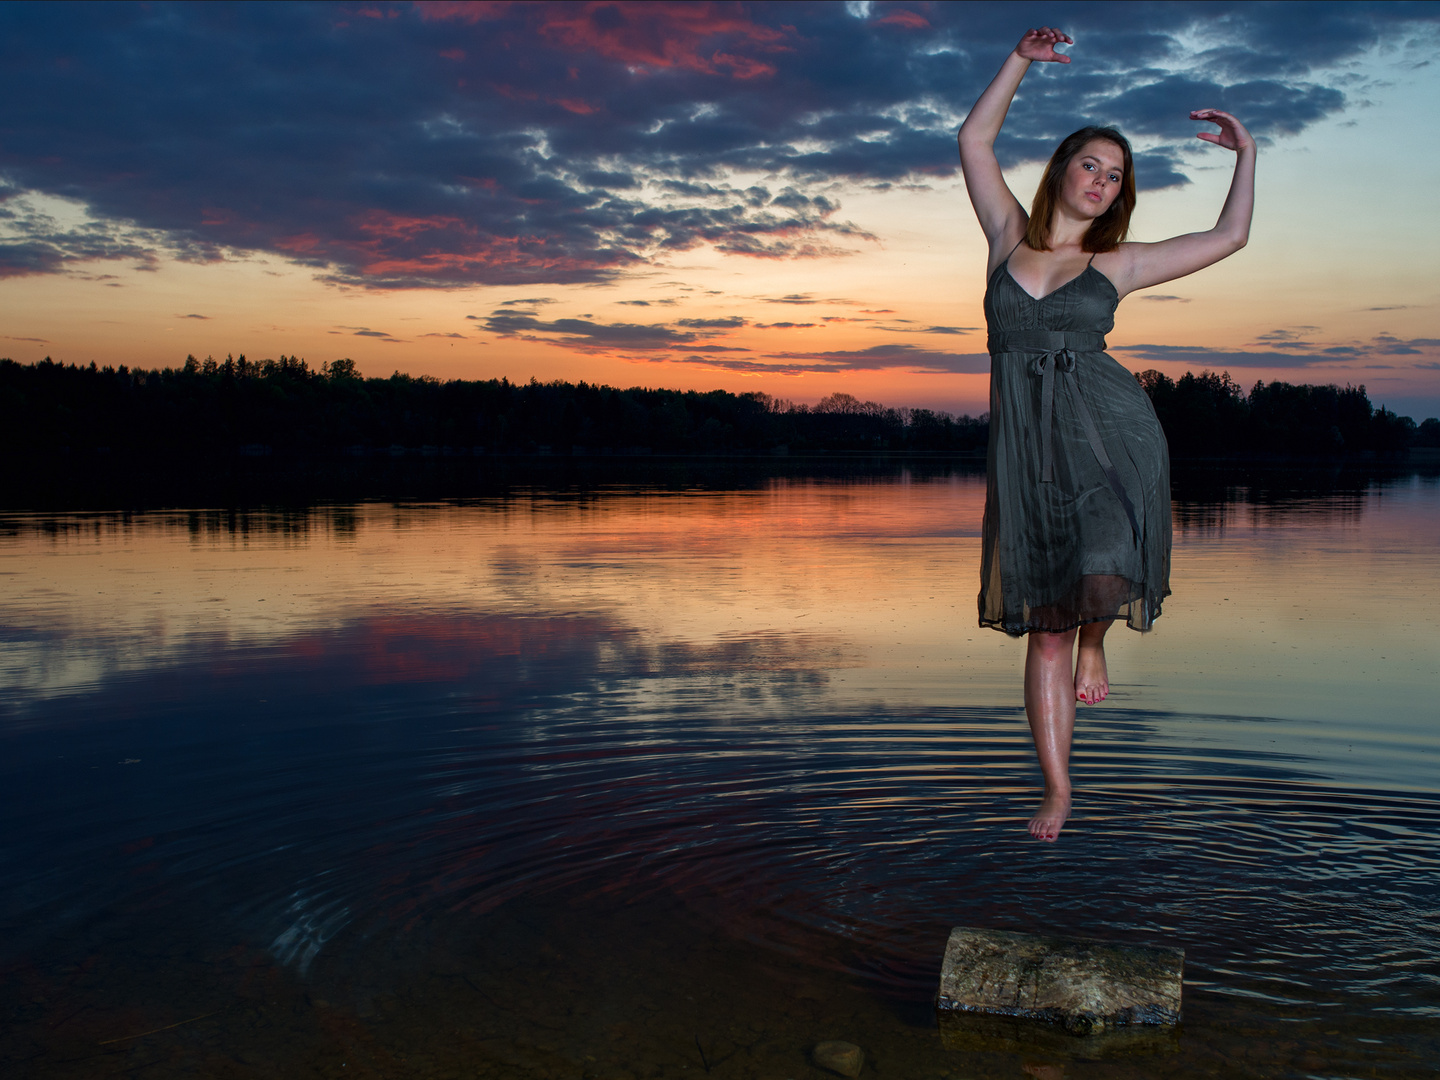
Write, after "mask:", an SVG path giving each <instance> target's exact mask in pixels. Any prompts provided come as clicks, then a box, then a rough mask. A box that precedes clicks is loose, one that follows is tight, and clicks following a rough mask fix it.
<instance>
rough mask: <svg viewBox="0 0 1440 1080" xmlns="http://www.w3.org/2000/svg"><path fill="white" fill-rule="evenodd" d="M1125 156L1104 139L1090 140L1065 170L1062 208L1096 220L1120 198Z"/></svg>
mask: <svg viewBox="0 0 1440 1080" xmlns="http://www.w3.org/2000/svg"><path fill="white" fill-rule="evenodd" d="M1124 175H1125V155H1124V154H1123V153H1121V151H1120V147H1118V146H1116V145H1115V144H1114V143H1112V142H1110V141H1109V140H1107V139H1091V140H1090V141H1089V142H1088V143H1086V144H1085V145H1084V146H1082V147H1081V148H1080V152H1079V153H1078V154H1076V155H1075V156H1074V157H1073V158H1071V159H1070V163H1069V164H1068V165H1066V166H1065V186H1064V190H1063V193H1062V194H1063V198H1064V202H1065V205H1066V206H1068V207H1069V208H1070V209H1071V210H1072V211H1074V212H1075V213H1077V214H1079V215H1080V216H1081V217H1088V218H1098V217H1099V216H1100V215H1101V214H1103V213H1105V211H1106V210H1109V209H1110V204H1111V203H1113V202H1114V201H1115V199H1116V197H1117V196H1118V195H1119V194H1120V181H1121V180H1122V179H1123V178H1124Z"/></svg>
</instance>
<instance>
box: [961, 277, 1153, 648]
mask: <svg viewBox="0 0 1440 1080" xmlns="http://www.w3.org/2000/svg"><path fill="white" fill-rule="evenodd" d="M1119 302H1120V298H1119V295H1118V294H1117V293H1116V292H1115V287H1114V286H1113V285H1111V284H1110V280H1109V279H1108V278H1107V277H1105V275H1104V274H1102V273H1100V271H1098V270H1096V269H1095V268H1094V267H1093V266H1086V268H1085V269H1084V270H1083V271H1082V272H1081V273H1080V276H1079V277H1076V278H1073V279H1072V280H1070V281H1068V282H1066V283H1065V284H1064V285H1062V286H1060V288H1058V289H1056V290H1055V291H1054V292H1052V293H1050V294H1049V295H1048V296H1045V297H1042V298H1041V299H1039V300H1036V299H1035V298H1034V297H1032V296H1031V295H1030V294H1029V293H1027V292H1026V291H1025V290H1024V289H1022V288H1021V287H1020V285H1019V284H1018V283H1017V282H1016V281H1015V279H1014V278H1013V277H1011V276H1010V260H1009V259H1006V260H1005V262H1004V263H1002V264H1001V265H1000V266H999V267H998V268H996V270H995V273H994V274H992V275H991V276H990V282H989V286H988V287H987V288H986V290H985V319H986V323H987V325H988V327H989V331H990V341H989V348H990V447H989V461H988V470H987V473H988V475H987V481H988V483H987V487H986V493H985V524H984V538H983V542H982V553H981V569H980V625H982V626H990V627H994V628H995V629H997V630H1003V631H1005V632H1006V633H1008V634H1024V633H1027V632H1029V631H1031V630H1048V631H1059V630H1069V629H1071V628H1073V627H1076V626H1080V625H1082V624H1084V623H1089V622H1096V621H1099V620H1103V619H1112V618H1117V617H1118V618H1123V619H1124V620H1125V621H1126V623H1128V624H1129V625H1130V626H1131V627H1132V628H1133V629H1135V630H1149V629H1150V627H1151V624H1152V623H1153V622H1154V621H1155V618H1156V616H1158V615H1159V614H1160V604H1161V602H1162V601H1163V600H1164V598H1165V597H1166V596H1168V595H1169V593H1170V457H1169V454H1168V452H1167V451H1166V447H1165V433H1164V432H1163V431H1161V429H1160V421H1159V420H1158V419H1157V418H1156V416H1155V410H1154V408H1152V407H1151V405H1150V399H1149V398H1148V397H1147V396H1146V395H1145V391H1144V390H1143V389H1141V387H1140V384H1139V383H1138V382H1137V381H1136V380H1135V376H1134V375H1132V374H1131V373H1130V372H1129V371H1127V370H1126V369H1125V368H1123V367H1122V366H1120V364H1118V363H1117V362H1116V361H1115V360H1113V359H1111V357H1110V356H1109V355H1108V354H1107V353H1106V352H1105V334H1106V333H1107V332H1109V331H1110V330H1111V329H1112V328H1113V327H1114V325H1115V318H1114V316H1115V308H1116V306H1117V305H1118V304H1119Z"/></svg>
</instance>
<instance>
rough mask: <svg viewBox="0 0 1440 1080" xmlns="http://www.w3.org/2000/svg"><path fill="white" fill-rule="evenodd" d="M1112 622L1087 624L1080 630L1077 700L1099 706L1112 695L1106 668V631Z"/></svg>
mask: <svg viewBox="0 0 1440 1080" xmlns="http://www.w3.org/2000/svg"><path fill="white" fill-rule="evenodd" d="M1110 622H1111V620H1109V619H1106V620H1105V621H1104V622H1093V623H1086V624H1085V625H1084V626H1082V627H1081V628H1080V649H1079V652H1078V654H1077V655H1076V657H1075V700H1076V701H1083V702H1084V703H1085V704H1086V705H1098V704H1100V702H1102V701H1104V700H1105V698H1106V697H1108V696H1109V694H1110V673H1109V671H1108V670H1107V669H1106V667H1105V631H1107V630H1109V629H1110Z"/></svg>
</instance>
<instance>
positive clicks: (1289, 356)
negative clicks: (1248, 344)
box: [1111, 326, 1440, 370]
mask: <svg viewBox="0 0 1440 1080" xmlns="http://www.w3.org/2000/svg"><path fill="white" fill-rule="evenodd" d="M1298 329H1299V330H1303V331H1314V330H1316V329H1318V328H1317V327H1313V326H1307V327H1301V328H1298ZM1262 336H1263V337H1264V338H1267V339H1272V340H1275V341H1276V342H1277V343H1278V344H1281V345H1283V346H1284V347H1285V348H1284V351H1282V350H1281V349H1278V348H1277V349H1275V350H1268V349H1211V348H1206V347H1204V346H1199V345H1112V346H1111V350H1112V351H1113V352H1118V353H1124V354H1125V355H1126V359H1127V360H1128V361H1129V362H1130V363H1131V364H1132V366H1133V364H1134V363H1136V362H1144V363H1165V364H1185V365H1188V366H1189V367H1192V368H1196V369H1199V368H1210V369H1212V370H1220V369H1222V368H1247V367H1248V368H1273V369H1282V368H1326V367H1340V368H1358V367H1391V366H1395V365H1389V364H1373V363H1372V364H1368V365H1367V364H1364V363H1363V361H1365V360H1368V359H1370V358H1372V357H1378V356H1426V355H1435V354H1436V353H1437V352H1440V338H1409V339H1401V338H1397V337H1395V336H1393V335H1390V334H1379V335H1376V336H1375V337H1373V338H1372V339H1371V340H1370V341H1368V342H1346V343H1331V344H1322V343H1316V342H1309V341H1298V340H1292V337H1293V336H1297V332H1296V331H1295V330H1277V331H1273V332H1272V333H1270V334H1265V335H1262ZM1297 350H1298V351H1297ZM1405 366H1406V367H1425V366H1426V364H1424V363H1418V364H1407V365H1405Z"/></svg>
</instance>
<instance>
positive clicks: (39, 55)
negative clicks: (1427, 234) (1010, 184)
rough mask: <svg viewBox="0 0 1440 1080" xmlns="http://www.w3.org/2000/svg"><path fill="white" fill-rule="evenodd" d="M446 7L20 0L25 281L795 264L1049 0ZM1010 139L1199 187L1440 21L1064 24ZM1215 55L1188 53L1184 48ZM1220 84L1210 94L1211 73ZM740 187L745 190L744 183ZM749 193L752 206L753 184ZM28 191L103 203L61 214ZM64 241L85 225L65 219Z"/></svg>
mask: <svg viewBox="0 0 1440 1080" xmlns="http://www.w3.org/2000/svg"><path fill="white" fill-rule="evenodd" d="M869 12H870V14H869V16H868V17H866V18H861V17H856V16H855V15H854V14H852V12H851V11H850V10H847V7H846V6H845V5H843V4H839V3H834V4H819V3H817V4H768V3H749V4H743V5H740V4H728V3H660V2H655V3H636V2H633V0H616V2H612V3H536V4H520V3H505V2H491V3H480V4H459V3H450V2H444V0H441V2H433V3H420V4H398V3H377V4H373V5H371V6H364V7H352V6H343V5H336V4H306V3H293V4H268V5H262V4H181V5H172V4H164V3H152V4H118V3H116V4H103V5H99V4H97V5H74V4H71V5H51V4H8V5H3V6H0V96H3V99H4V101H5V103H6V105H5V109H4V110H3V116H0V276H15V275H21V274H37V273H55V272H60V271H63V270H64V269H65V268H66V267H67V266H68V265H70V264H73V263H75V262H79V261H84V260H89V259H95V258H120V259H133V260H135V261H136V262H137V263H138V264H139V265H141V266H147V265H154V264H155V261H156V260H157V259H159V258H160V257H170V258H182V259H188V260H192V261H206V260H213V259H217V258H221V257H223V256H224V255H225V253H226V252H229V251H241V252H265V253H269V254H271V255H276V256H281V257H283V258H286V259H289V260H291V261H293V262H296V263H299V264H301V265H308V266H312V267H314V268H315V269H316V271H317V273H319V274H320V275H321V276H322V277H324V278H325V279H327V280H330V281H333V282H336V283H340V284H346V285H359V286H366V287H378V288H416V287H432V288H433V287H439V288H445V287H459V286H466V285H473V284H477V283H482V284H496V285H499V284H514V285H524V284H527V283H534V284H566V283H587V282H591V283H593V282H604V281H607V280H613V279H614V278H616V277H617V276H620V275H623V274H625V273H626V272H627V271H629V270H632V269H636V268H640V267H644V266H647V265H649V263H650V262H651V261H653V260H654V259H655V258H657V257H663V256H665V255H668V254H673V253H675V252H681V251H685V250H689V249H691V248H694V247H696V246H698V245H702V244H704V245H711V246H713V247H715V248H716V249H718V250H721V251H724V252H728V253H731V254H735V255H742V256H750V257H757V258H766V259H792V258H806V257H817V256H826V255H833V254H837V253H842V252H845V251H851V250H855V246H856V245H857V244H859V243H863V242H864V241H866V240H868V239H870V238H869V237H868V236H867V235H866V234H865V233H864V232H863V231H862V230H860V229H858V228H856V227H855V226H854V225H853V224H851V223H849V222H846V221H844V220H843V218H842V217H841V216H840V211H841V206H840V200H839V198H838V197H837V196H836V193H835V192H836V190H837V188H836V185H839V187H840V189H841V190H843V189H844V187H846V186H851V187H853V186H856V185H860V186H865V185H869V186H874V187H877V188H884V187H886V186H888V185H894V184H898V183H913V182H923V181H924V180H925V179H927V178H935V177H945V176H949V175H952V174H953V173H954V171H955V166H956V162H955V150H954V128H955V125H956V124H957V123H958V121H959V119H960V118H961V116H962V115H963V110H965V109H966V108H967V107H968V105H969V103H970V102H972V101H973V100H974V98H975V96H976V95H977V94H978V93H979V91H980V90H981V88H982V87H983V86H984V84H985V82H986V81H987V80H988V79H989V78H990V76H991V75H992V74H993V72H994V69H995V68H996V66H997V65H998V63H999V61H1000V59H1001V57H1003V56H1004V54H1005V52H1006V51H1007V50H1008V49H1010V48H1011V47H1012V46H1013V44H1014V41H1015V39H1016V37H1017V36H1018V33H1019V31H1020V30H1022V29H1023V28H1024V27H1025V26H1026V25H1029V24H1031V23H1034V22H1038V21H1053V19H1054V18H1055V17H1056V13H1055V11H1054V9H1052V8H1050V7H1048V6H1036V7H1031V6H1029V5H1023V4H1018V5H996V4H989V3H977V4H962V3H950V4H927V5H923V6H922V5H920V4H915V5H913V6H907V5H903V4H902V5H896V4H885V3H875V4H872V5H870V8H869ZM1060 14H1061V15H1062V16H1063V17H1064V18H1066V19H1068V20H1070V23H1069V25H1068V26H1067V27H1066V29H1067V30H1069V32H1071V33H1072V34H1073V35H1074V36H1075V38H1076V39H1077V45H1076V46H1075V49H1074V50H1073V51H1074V52H1075V55H1076V62H1075V63H1074V64H1072V65H1070V66H1069V67H1068V68H1067V70H1065V71H1056V70H1054V69H1053V66H1045V67H1043V68H1037V70H1036V71H1035V72H1034V73H1033V74H1032V76H1031V77H1030V78H1029V79H1028V80H1027V82H1026V85H1025V87H1024V89H1023V91H1022V93H1021V95H1020V97H1019V98H1018V99H1017V101H1016V102H1015V107H1014V109H1013V110H1012V113H1011V120H1010V122H1009V126H1008V127H1007V129H1006V133H1005V135H1004V136H1003V137H1002V139H1001V141H1000V144H999V146H998V151H999V153H1000V154H1001V156H1002V159H1003V160H1005V161H1006V163H1007V164H1014V163H1019V162H1022V161H1034V160H1039V159H1043V158H1044V157H1046V156H1047V155H1048V154H1049V152H1050V149H1051V148H1052V147H1053V145H1054V143H1055V141H1056V140H1057V138H1059V137H1060V136H1062V135H1064V134H1065V133H1066V132H1068V131H1069V130H1072V129H1073V128H1075V127H1077V126H1080V125H1081V124H1083V123H1087V122H1115V123H1119V124H1121V125H1123V126H1124V127H1126V128H1128V129H1129V130H1130V131H1132V132H1133V133H1135V134H1136V135H1138V136H1141V137H1143V138H1144V139H1145V140H1147V141H1146V143H1145V145H1144V146H1143V147H1142V151H1141V152H1140V153H1139V154H1138V155H1137V178H1138V181H1139V184H1140V186H1141V188H1155V187H1165V186H1172V185H1176V184H1182V183H1184V182H1185V181H1186V176H1187V170H1188V169H1189V168H1190V163H1191V162H1194V161H1205V162H1218V161H1220V160H1221V159H1222V152H1220V151H1216V150H1213V149H1212V148H1208V147H1205V146H1203V145H1201V144H1198V143H1197V142H1196V140H1195V139H1194V129H1195V125H1193V124H1192V123H1190V121H1189V120H1188V119H1187V118H1186V117H1187V113H1188V112H1189V110H1190V109H1192V108H1196V107H1200V106H1207V105H1213V106H1217V107H1220V108H1228V109H1231V110H1232V111H1235V112H1237V113H1239V114H1240V115H1242V117H1243V118H1244V119H1246V120H1247V121H1249V122H1250V123H1251V125H1252V128H1253V130H1255V132H1256V134H1257V135H1259V136H1262V137H1275V136H1280V135H1286V134H1293V133H1295V132H1298V131H1301V130H1303V129H1304V128H1305V127H1306V126H1307V125H1309V124H1311V123H1313V122H1314V121H1316V120H1317V119H1319V118H1321V117H1324V116H1327V115H1332V114H1334V113H1336V112H1337V111H1339V110H1341V109H1343V108H1344V107H1345V105H1346V98H1345V96H1344V91H1343V88H1342V87H1341V86H1338V85H1329V84H1327V82H1326V81H1325V79H1326V76H1325V74H1324V70H1325V68H1326V67H1327V65H1333V64H1336V63H1338V62H1341V61H1344V60H1347V59H1349V58H1353V57H1355V56H1357V55H1359V54H1360V53H1361V52H1363V51H1365V50H1367V49H1370V48H1371V47H1373V46H1374V45H1376V44H1377V43H1382V42H1384V41H1386V40H1396V39H1398V37H1399V36H1400V35H1402V34H1403V33H1405V32H1406V28H1407V27H1408V26H1410V25H1413V24H1414V23H1416V22H1419V21H1425V22H1429V23H1434V22H1435V21H1436V20H1437V18H1440V10H1437V7H1436V6H1435V5H1427V4H1411V5H1397V4H1383V3H1377V4H1364V3H1362V4H1334V3H1318V4H1297V3H1286V4H1242V3H1212V4H1203V5H1201V4H1188V3H1177V4H1146V5H1087V6H1084V7H1075V8H1073V9H1071V8H1063V9H1060ZM1185 41H1199V42H1201V43H1202V45H1201V47H1202V48H1204V49H1208V50H1210V51H1207V52H1202V53H1200V54H1191V53H1187V52H1186V51H1185V47H1184V46H1183V45H1182V42H1185ZM1197 73H1203V74H1197ZM741 175H744V176H745V179H744V180H743V181H737V179H736V178H737V177H738V176H741ZM742 185H743V186H742ZM18 192H38V193H43V194H45V195H51V196H59V197H63V198H64V199H68V200H71V201H72V202H73V203H78V204H81V205H83V206H84V207H86V208H88V211H89V215H90V216H89V219H88V222H86V223H82V224H75V223H73V222H72V223H68V224H64V225H62V224H59V223H57V221H56V220H55V217H54V214H53V213H52V212H51V211H52V209H53V208H51V209H47V208H46V206H44V205H42V204H41V203H37V202H35V201H34V200H33V199H28V198H27V197H19V196H17V193H18ZM66 220H67V222H68V221H69V219H68V218H67V219H66Z"/></svg>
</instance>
